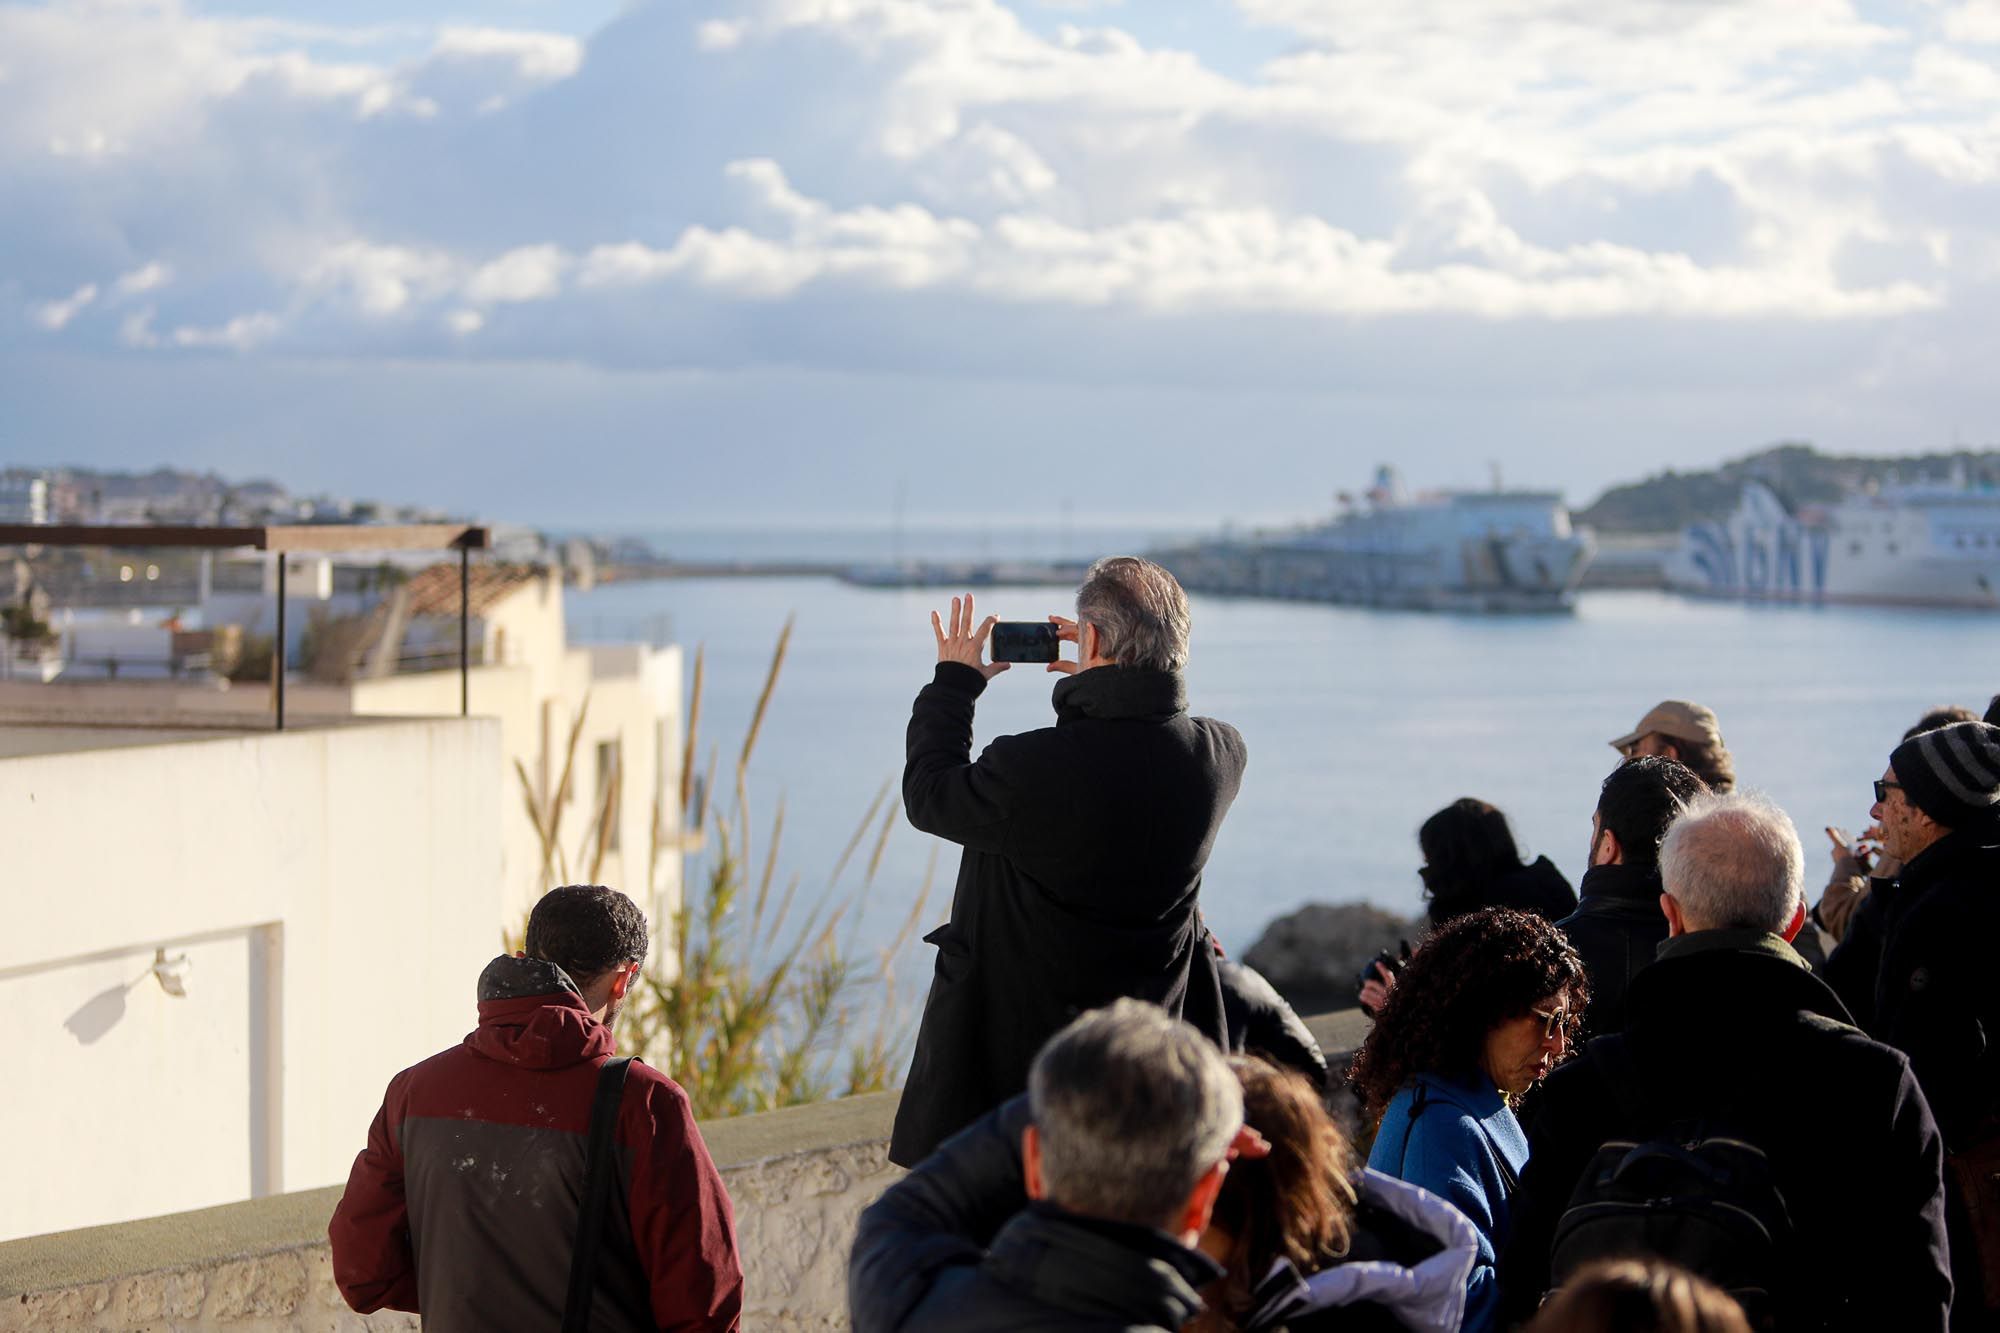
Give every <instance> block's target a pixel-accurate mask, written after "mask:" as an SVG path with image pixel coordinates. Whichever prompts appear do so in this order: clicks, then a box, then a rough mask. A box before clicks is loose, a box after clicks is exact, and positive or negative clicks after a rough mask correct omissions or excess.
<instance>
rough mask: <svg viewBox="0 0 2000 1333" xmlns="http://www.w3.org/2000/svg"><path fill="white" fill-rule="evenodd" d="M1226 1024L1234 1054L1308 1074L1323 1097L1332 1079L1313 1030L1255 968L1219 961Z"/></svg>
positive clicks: (1229, 961) (1217, 966)
mask: <svg viewBox="0 0 2000 1333" xmlns="http://www.w3.org/2000/svg"><path fill="white" fill-rule="evenodd" d="M1216 968H1217V971H1218V973H1219V974H1220V978H1221V981H1222V1013H1223V1020H1224V1022H1226V1023H1227V1024H1228V1027H1229V1047H1228V1049H1229V1051H1230V1053H1231V1054H1233V1055H1243V1054H1250V1055H1261V1056H1263V1057H1264V1058H1265V1059H1267V1060H1269V1061H1271V1062H1272V1063H1273V1064H1275V1065H1278V1066H1280V1067H1281V1068H1284V1069H1290V1070H1293V1071H1294V1072H1296V1073H1300V1074H1304V1075H1305V1076H1306V1077H1307V1078H1308V1079H1310V1080H1312V1085H1313V1086H1314V1087H1315V1088H1318V1089H1319V1090H1320V1091H1321V1092H1325V1091H1326V1084H1327V1079H1328V1078H1329V1077H1330V1075H1329V1073H1328V1071H1327V1067H1326V1055H1325V1053H1324V1052H1322V1051H1321V1050H1320V1048H1319V1041H1318V1039H1317V1038H1315V1037H1314V1036H1313V1034H1312V1029H1311V1028H1308V1027H1307V1026H1306V1025H1305V1020H1304V1019H1302V1018H1300V1017H1299V1015H1298V1012H1297V1011H1296V1010H1294V1009H1293V1008H1292V1006H1291V1005H1289V1004H1287V1003H1285V997H1284V996H1282V995H1280V994H1278V991H1277V988H1276V987H1274V986H1273V985H1271V983H1270V982H1268V981H1266V980H1265V979H1264V974H1263V973H1262V972H1259V971H1258V970H1257V969H1256V968H1254V967H1250V966H1248V965H1247V964H1244V963H1238V962H1235V961H1233V960H1231V959H1228V958H1218V959H1217V960H1216Z"/></svg>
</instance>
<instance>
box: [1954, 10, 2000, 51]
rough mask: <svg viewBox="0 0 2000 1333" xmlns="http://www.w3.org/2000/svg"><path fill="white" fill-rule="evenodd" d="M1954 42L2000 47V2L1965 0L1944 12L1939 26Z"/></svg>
mask: <svg viewBox="0 0 2000 1333" xmlns="http://www.w3.org/2000/svg"><path fill="white" fill-rule="evenodd" d="M1941 26H1942V27H1943V30H1944V35H1945V36H1946V37H1947V38H1949V39H1950V40H1952V41H1954V42H1974V43H1979V44H1984V45H2000V0H1966V3H1964V4H1959V5H1954V6H1952V7H1951V9H1949V10H1948V11H1946V13H1945V16H1944V22H1943V24H1942V25H1941Z"/></svg>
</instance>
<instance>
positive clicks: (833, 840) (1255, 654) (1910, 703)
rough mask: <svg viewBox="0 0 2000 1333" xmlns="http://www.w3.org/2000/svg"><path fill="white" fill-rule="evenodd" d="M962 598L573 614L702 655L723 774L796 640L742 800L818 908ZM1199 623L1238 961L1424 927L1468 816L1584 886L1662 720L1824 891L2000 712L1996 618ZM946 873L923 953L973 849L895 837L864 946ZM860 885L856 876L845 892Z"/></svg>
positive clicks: (1586, 609)
mask: <svg viewBox="0 0 2000 1333" xmlns="http://www.w3.org/2000/svg"><path fill="white" fill-rule="evenodd" d="M783 547H784V544H783V543H781V542H780V543H774V544H773V545H772V546H770V547H767V548H766V550H773V551H775V550H782V549H783ZM828 549H831V547H830V546H829V545H816V546H814V547H812V548H808V547H806V546H804V545H795V548H794V550H792V551H787V552H786V553H788V554H791V553H799V552H805V553H813V551H819V552H824V551H826V550H828ZM763 553H764V552H762V551H760V552H757V554H763ZM921 553H922V554H933V553H932V552H930V551H923V552H921ZM1052 553H1053V552H1052ZM936 554H939V555H943V554H949V552H937V553H936ZM863 558H866V556H865V553H863ZM977 596H978V600H979V608H980V612H981V614H985V613H988V612H992V613H997V614H999V615H1000V616H1001V617H1002V618H1004V619H1022V620H1031V619H1039V618H1041V617H1043V616H1045V615H1047V614H1048V613H1050V612H1052V611H1053V612H1064V613H1067V612H1069V611H1070V610H1071V606H1070V605H1069V594H1068V592H1067V591H1066V590H1064V589H1059V588H1032V589H1018V588H995V589H982V590H979V591H978V592H977ZM946 600H947V594H946V593H944V592H943V591H937V592H933V591H929V590H871V589H860V588H853V587H848V586H846V585H844V584H840V583H837V582H833V581H830V580H797V579H771V580H762V579H735V580H687V581H664V582H653V583H632V584H623V585H614V586H610V587H606V588H600V589H597V590H595V591H593V592H589V593H581V594H573V595H572V596H571V598H570V600H569V615H570V622H571V627H572V632H573V634H574V635H576V636H577V637H578V638H582V639H598V640H606V639H628V638H654V639H659V638H664V637H671V638H673V639H675V640H677V641H679V642H680V643H682V644H683V645H684V646H685V648H686V650H687V652H688V655H689V661H690V663H692V658H693V652H694V649H695V648H696V646H697V645H700V646H702V647H704V648H705V649H706V652H707V662H708V694H707V699H706V702H705V704H704V708H703V718H702V736H703V749H704V750H706V748H707V746H708V744H709V743H719V744H720V745H721V746H722V752H723V754H724V756H725V771H726V769H727V760H728V758H729V757H730V756H733V755H734V753H735V751H736V749H737V747H738V746H740V744H741V739H742V736H743V731H744V727H745V724H746V723H747V722H748V720H749V718H750V715H751V712H752V709H753V707H754V705H755V701H756V694H757V690H758V688H759V686H760V685H761V683H762V681H763V676H764V670H765V667H766V664H767V663H768V661H769V658H770V653H771V648H772V644H773V642H774V641H775V639H776V637H777V634H778V630H779V627H780V626H781V625H782V624H783V623H784V621H785V619H786V617H787V616H795V617H796V620H797V628H796V630H795V632H794V636H793V639H792V646H791V654H790V657H789V659H788V661H787V662H786V664H785V668H784V673H783V676H782V678H781V679H780V681H779V684H778V688H777V691H776V694H775V696H774V698H773V700H772V704H771V709H770V713H769V716H768V719H767V721H766V724H765V728H764V731H763V734H762V736H761V738H760V740H759V742H758V747H757V751H756V755H755V760H754V762H753V764H752V766H751V769H750V784H749V786H750V799H751V805H752V807H753V813H754V815H755V819H756V826H757V830H758V832H759V834H760V836H761V834H762V832H764V831H767V830H768V828H769V826H770V822H771V814H772V811H773V809H774V807H775V804H776V802H777V801H778V800H779V799H780V798H782V799H783V800H784V803H785V830H784V841H783V848H782V852H781V855H780V857H779V866H780V868H781V871H783V872H796V873H798V874H799V876H800V877H801V881H802V885H803V888H802V894H803V895H805V896H806V897H808V898H809V897H810V896H811V895H812V894H813V893H814V892H815V891H817V890H819V889H820V888H821V887H822V886H824V884H825V882H826V877H827V876H828V874H829V873H830V872H831V870H832V868H833V866H834V863H835V861H836V860H837V858H838V857H839V855H840V852H841V849H842V848H843V847H844V846H845V845H846V844H847V842H848V840H849V838H850V837H851V836H852V834H853V831H854V828H855V824H856V821H858V820H859V819H860V818H861V816H862V814H863V812H864V811H865V810H866V808H867V806H868V803H869V800H870V798H871V797H872V796H873V795H874V793H875V791H876V790H877V788H879V787H880V786H881V785H882V783H883V782H884V781H887V780H891V779H895V778H896V777H898V775H899V774H900V772H901V770H902V763H903V728H904V725H905V723H906V722H907V720H908V717H909V707H910V701H911V698H912V697H913V696H914V695H915V693H916V691H917V690H918V688H919V687H920V686H922V685H923V684H924V682H925V681H927V680H928V679H929V678H930V674H931V669H932V667H933V665H934V663H935V645H934V641H933V639H932V636H931V631H930V626H929V621H928V615H929V612H930V611H931V609H932V608H934V607H939V608H941V607H943V606H944V605H945V604H946ZM1193 614H1194V637H1193V643H1192V650H1191V651H1192V661H1191V663H1190V665H1189V669H1188V678H1189V692H1190V695H1191V697H1192V702H1193V706H1194V709H1195V711H1196V712H1198V713H1204V714H1208V715H1211V716H1214V717H1218V718H1222V719H1225V720H1227V721H1229V722H1231V723H1233V724H1234V725H1235V726H1236V727H1237V728H1239V729H1240V730H1241V731H1242V733H1243V735H1244V738H1245V740H1246V741H1247V743H1248V746H1249V752H1250V766H1249V771H1248V773H1247V774H1246V777H1245V780H1244V785H1243V791H1242V795H1241V796H1240V797H1239V798H1238V800H1237V802H1236V806H1235V808H1234V810H1233V811H1232V812H1231V813H1230V816H1229V819H1228V822H1227V823H1226V824H1225V825H1224V827H1223V830H1222V833H1221V836H1220V838H1219V840H1218V841H1217V843H1216V846H1215V851H1214V855H1213V858H1212V859H1211V860H1210V862H1209V867H1208V873H1207V878H1206V881H1205V886H1204V888H1203V891H1202V899H1203V903H1204V905H1205V910H1206V912H1207V914H1208V919H1209V921H1210V923H1211V924H1212V925H1213V927H1214V928H1215V930H1216V931H1217V933H1218V934H1219V935H1220V936H1221V937H1222V939H1223V940H1224V942H1225V943H1226V944H1228V945H1230V946H1231V947H1233V948H1234V949H1236V950H1238V951H1241V950H1242V949H1244V948H1246V947H1248V945H1249V944H1250V943H1251V942H1252V941H1253V940H1254V939H1255V938H1256V936H1257V934H1258V932H1259V931H1260V930H1261V929H1262V928H1263V926H1264V925H1265V923H1267V922H1268V921H1270V920H1271V919H1272V918H1273V917H1276V916H1279V915H1281V914H1283V913H1285V912H1288V911H1291V910H1292V909H1294V908H1296V907H1298V906H1299V905H1301V904H1303V903H1307V902H1312V901H1327V902H1342V901H1349V900H1357V899H1366V900H1369V901H1372V902H1375V903H1378V904H1381V905H1382V906H1384V907H1388V908H1392V909H1394V910H1396V911H1399V912H1405V913H1414V912H1415V911H1416V910H1417V909H1418V907H1419V903H1420V899H1419V893H1418V882H1417V876H1416V868H1417V865H1418V863H1419V860H1420V858H1419V855H1418V852H1417V846H1416V829H1417V825H1418V824H1419V823H1421V822H1422V821H1423V819H1424V818H1425V817H1426V816H1427V815H1429V814H1430V813H1431V812H1433V811H1435V810H1437V809H1438V808H1439V807H1441V806H1443V805H1445V804H1447V803H1449V802H1450V801H1452V800H1453V799H1455V798H1457V797H1459V796H1477V797H1481V798H1483V799H1485V800H1488V801H1491V802H1493V803H1494V804H1496V805H1498V806H1500V807H1501V808H1502V809H1503V810H1505V811H1506V812H1507V814H1508V816H1509V818H1510V819H1511V820H1512V822H1513V826H1514V830H1515V833H1516V836H1517V838H1518V840H1519V841H1520V843H1521V846H1522V849H1523V851H1524V852H1525V853H1526V854H1528V855H1530V856H1532V855H1534V854H1536V853H1546V854H1547V855H1548V856H1550V857H1551V858H1552V859H1553V860H1554V861H1555V862H1556V864H1557V865H1559V866H1560V867H1561V868H1562V870H1563V872H1564V873H1565V874H1567V875H1568V876H1570V878H1571V881H1572V882H1574V881H1575V880H1576V879H1577V878H1578V877H1579V876H1580V875H1581V873H1582V869H1583V859H1584V854H1585V844H1586V842H1587V840H1588V834H1589V827H1590V812H1591V809H1592V807H1593V805H1594V804H1595V801H1596V793H1597V784H1598V783H1599V781H1600V780H1601V779H1602V778H1603V776H1604V775H1605V773H1606V772H1607V771H1609V769H1610V767H1611V765H1612V763H1613V762H1614V759H1615V756H1614V754H1613V753H1612V751H1611V750H1610V748H1609V747H1608V746H1607V744H1606V742H1607V741H1608V740H1609V738H1611V737H1613V736H1616V735H1619V734H1621V733H1622V732H1624V731H1626V730H1627V729H1629V728H1630V726H1631V725H1632V724H1633V723H1634V722H1636V721H1637V719H1638V718H1639V716H1640V714H1641V713H1643V712H1644V711H1645V710H1646V709H1647V708H1648V707H1650V706H1651V705H1652V704H1654V703H1656V702H1658V701H1659V700H1661V699H1663V698H1669V697H1678V698H1690V699H1695V700H1699V701H1701V702H1703V703H1706V704H1708V705H1709V706H1710V707H1712V708H1714V709H1715V710H1716V712H1717V714H1718V716H1719V717H1720V720H1721V723H1722V729H1723V734H1724V736H1725V737H1726V739H1727V741H1728V743H1729V747H1730V750H1731V752H1732V753H1733V754H1734V756H1735V758H1736V764H1737V771H1738V774H1739V776H1740V779H1741V781H1742V782H1743V783H1744V785H1746V786H1750V787H1756V788H1761V789H1763V790H1765V791H1767V792H1768V793H1770V795H1771V796H1772V797H1773V798H1774V799H1776V800H1777V801H1778V802H1779V803H1780V804H1781V805H1782V806H1784V808H1785V809H1786V810H1788V811H1789V812H1791V814H1792V817H1793V818H1794V820H1795V821H1796V822H1797V824H1798V826H1799V830H1800V835H1801V837H1802V838H1803V839H1804V842H1805V846H1806V851H1807V857H1808V862H1807V872H1808V880H1809V882H1810V883H1811V884H1813V885H1814V886H1815V887H1816V886H1817V884H1818V883H1821V882H1823V880H1824V876H1825V873H1826V871H1827V868H1828V860H1827V841H1826V837H1825V835H1824V833H1823V832H1821V830H1822V828H1823V827H1824V826H1825V825H1827V824H1842V825H1845V826H1847V827H1848V828H1850V829H1856V830H1858V829H1859V828H1861V827H1862V826H1864V825H1865V824H1866V823H1867V822H1868V821H1867V811H1868V806H1869V802H1870V799H1871V798H1870V794H1869V782H1870V780H1871V779H1873V778H1875V777H1878V776H1880V774H1881V770H1882V766H1883V763H1884V761H1885V759H1886V757H1887V755H1888V752H1889V750H1890V749H1891V747H1892V746H1893V745H1894V743H1895V742H1896V740H1897V739H1898V738H1899V737H1900V735H1901V733H1902V731H1903V729H1904V728H1905V727H1906V726H1908V725H1909V724H1910V723H1911V722H1912V721H1914V720H1915V718H1916V717H1917V716H1918V714H1920V713H1921V712H1922V711H1923V710H1924V709H1925V708H1927V707H1930V706H1932V705H1935V704H1938V703H1947V702H1949V703H1962V704H1967V705H1970V706H1973V707H1974V708H1983V707H1984V705H1985V702H1986V700H1987V698H1988V697H1989V696H1990V695H1992V694H1993V693H1994V692H1995V691H1996V690H2000V620H1996V619H1992V618H1982V617H1978V616H1972V615H1964V614H1952V613H1942V612H1936V611H1914V610H1912V611H1901V610H1865V609H1851V608H1840V609H1832V608H1827V609H1819V608H1780V607H1750V606H1741V605H1734V604H1729V603H1717V602H1702V601H1691V600H1685V599H1681V598H1678V597H1674V596H1671V595H1667V594H1654V593H1598V594H1590V595H1586V596H1585V597H1584V598H1583V599H1582V602H1581V604H1580V606H1579V607H1578V610H1577V612H1576V614H1575V615H1574V616H1565V617H1550V618H1500V617H1493V618H1479V617H1461V616H1447V615H1432V614H1420V613H1409V612H1380V611H1367V610H1358V609H1352V608H1343V607H1330V606H1319V605H1307V604H1299V603H1286V602H1262V601H1249V600H1232V599H1221V598H1208V597H1197V598H1195V599H1194V603H1193ZM1056 680H1057V677H1054V676H1051V675H1048V674H1046V673H1045V672H1041V671H1038V670H1036V669H1034V668H1024V667H1016V668H1014V669H1013V670H1012V671H1010V672H1008V673H1006V674H1004V675H1002V676H1000V677H998V678H997V679H995V680H994V681H993V683H992V684H991V686H990V687H989V688H988V690H987V693H986V694H985V696H984V697H983V698H982V699H981V701H980V705H979V713H978V723H977V744H979V745H983V744H985V742H986V741H988V740H990V739H991V738H992V737H993V736H996V735H999V734H1003V733H1007V732H1013V731H1019V730H1025V729H1028V728H1032V727H1037V726H1044V725H1047V724H1048V723H1049V722H1050V721H1051V720H1052V712H1051V709H1050V704H1049V692H1050V690H1051V688H1052V687H1053V685H1054V684H1055V681H1056ZM934 848H935V849H937V850H938V851H939V859H938V874H937V882H936V884H935V887H934V888H933V890H932V896H931V899H930V904H929V907H928V908H927V910H926V912H925V914H924V922H925V925H924V928H925V929H928V927H929V925H931V924H934V923H936V922H937V921H941V920H942V919H943V918H944V915H945V913H946V911H947V909H948V906H949V902H950V892H951V885H952V880H953V875H954V872H955V869H956V866H957V857H958V853H957V850H956V848H953V847H949V846H943V845H941V844H938V843H936V841H935V840H933V839H931V838H929V837H927V836H925V835H923V834H920V833H918V832H916V831H915V830H914V829H912V828H910V827H909V825H908V824H907V823H903V822H899V823H898V825H897V827H896V828H895V830H894V831H893V833H892V834H891V836H890V839H889V842H888V845H887V850H886V853H885V856H884V860H883V863H882V867H881V872H880V874H879V876H878V878H877V881H876V884H875V887H874V889H873V891H872V892H871V894H870V895H869V901H868V902H867V903H866V905H865V911H864V913H863V916H862V918H861V922H860V925H859V928H858V933H857V935H856V937H855V943H856V944H857V945H858V946H859V947H861V948H864V949H873V948H878V947H880V946H881V945H882V944H883V943H885V942H886V941H887V940H888V939H889V938H890V937H891V936H893V934H894V933H895V931H896V929H897V928H898V926H900V924H901V923H902V921H903V919H904V918H905V916H906V915H907V914H908V913H909V911H910V909H911V906H912V905H913V904H914V902H915V901H916V897H917V894H918V892H919V888H920V885H921V883H922V881H923V878H924V873H925V867H926V864H927V862H928V861H929V859H930V857H931V855H932V852H933V850H934ZM862 856H863V857H865V847H864V852H863V853H862ZM780 878H781V879H782V878H783V874H782V873H781V876H780ZM856 882H857V881H856V879H855V875H854V872H853V871H852V870H850V872H849V874H848V877H847V879H846V880H845V881H844V882H843V884H844V886H845V887H851V886H852V885H853V884H854V883H856ZM930 952H931V951H930V950H929V949H928V948H927V947H926V946H923V945H921V944H911V945H910V946H908V947H907V948H906V949H905V950H904V951H903V953H902V954H901V955H900V956H899V957H898V958H897V960H896V962H895V974H896V977H897V986H898V991H899V994H900V995H902V996H904V997H906V998H907V997H910V996H913V995H914V996H916V997H920V996H921V995H922V993H923V986H924V984H925V979H926V977H927V975H928V968H929V964H930Z"/></svg>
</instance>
